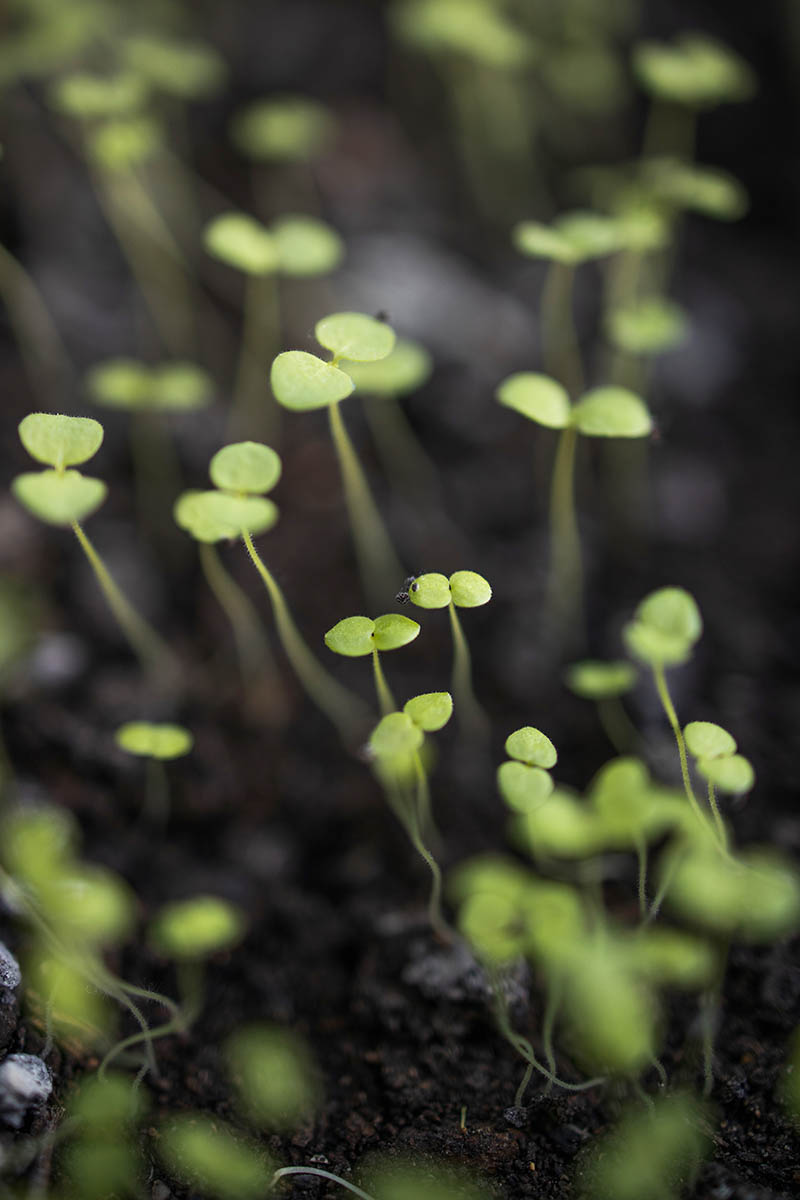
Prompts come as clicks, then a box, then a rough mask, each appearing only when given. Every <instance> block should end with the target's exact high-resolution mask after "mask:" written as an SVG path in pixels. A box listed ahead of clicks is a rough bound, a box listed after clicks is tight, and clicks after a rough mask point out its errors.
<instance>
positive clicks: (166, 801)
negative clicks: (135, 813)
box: [142, 758, 170, 829]
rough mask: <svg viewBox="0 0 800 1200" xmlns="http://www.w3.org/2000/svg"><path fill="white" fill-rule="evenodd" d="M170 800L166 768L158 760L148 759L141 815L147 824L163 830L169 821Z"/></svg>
mask: <svg viewBox="0 0 800 1200" xmlns="http://www.w3.org/2000/svg"><path fill="white" fill-rule="evenodd" d="M169 810H170V798H169V779H168V778H167V768H166V767H165V766H164V763H163V762H162V761H161V759H160V758H148V759H147V764H146V780H145V799H144V809H143V811H142V815H143V817H144V819H145V820H146V821H147V823H148V824H150V825H153V826H156V827H157V828H159V829H163V828H164V826H165V825H166V824H167V821H168V820H169Z"/></svg>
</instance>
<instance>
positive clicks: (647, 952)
mask: <svg viewBox="0 0 800 1200" xmlns="http://www.w3.org/2000/svg"><path fill="white" fill-rule="evenodd" d="M628 955H629V961H630V964H631V966H632V967H633V970H634V971H635V972H636V973H637V974H640V975H642V976H644V978H645V979H646V980H647V981H648V982H650V983H654V984H656V985H657V986H658V987H679V988H687V989H689V990H690V991H697V990H700V989H701V988H704V987H708V986H709V984H711V983H712V982H713V979H714V976H715V974H716V972H717V971H718V970H719V954H718V953H717V951H716V950H715V948H714V947H713V946H712V945H710V944H709V943H708V942H706V941H704V940H702V939H701V938H698V937H695V936H693V935H692V934H689V933H682V932H681V931H680V930H678V929H642V930H641V931H640V932H639V933H638V934H637V935H636V937H635V938H634V939H633V941H632V942H631V945H630V948H629V950H628Z"/></svg>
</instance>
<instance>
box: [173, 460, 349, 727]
mask: <svg viewBox="0 0 800 1200" xmlns="http://www.w3.org/2000/svg"><path fill="white" fill-rule="evenodd" d="M281 469H282V464H281V460H280V458H279V456H278V455H277V454H276V453H275V451H274V450H273V449H272V448H271V447H270V446H265V445H263V444H262V443H260V442H235V443H232V444H231V445H229V446H223V448H222V449H221V450H218V451H217V453H216V454H215V455H214V457H213V458H212V459H211V463H210V466H209V474H210V475H211V481H212V483H214V484H216V490H214V491H207V492H196V491H190V492H184V493H183V495H182V496H180V497H179V498H178V501H177V503H176V504H175V508H174V516H175V521H176V522H177V524H178V525H179V526H180V527H181V529H185V530H186V532H187V533H189V534H190V535H191V536H192V537H193V538H194V539H195V540H196V541H198V542H200V543H201V555H202V553H203V552H204V551H206V552H207V553H210V551H211V548H212V546H213V543H214V542H220V541H232V540H234V539H236V538H239V537H241V538H242V540H243V541H244V544H245V546H246V547H247V552H248V554H249V555H250V558H251V560H252V562H253V565H254V566H255V568H256V570H257V571H258V573H259V575H260V576H261V578H262V580H263V582H264V586H265V587H266V589H267V593H268V595H269V598H270V603H271V605H272V612H273V615H274V617H275V626H276V628H277V630H278V636H279V638H280V640H281V645H282V646H283V649H284V651H285V653H286V657H287V658H288V659H289V662H290V663H291V665H292V668H293V670H294V672H295V674H296V675H297V677H298V679H299V680H300V682H301V684H302V685H303V687H304V688H305V690H306V692H307V693H308V695H309V696H310V698H311V699H312V700H313V702H314V703H315V704H316V705H317V707H318V708H319V709H320V710H321V711H322V712H323V713H325V715H326V716H327V717H328V719H329V720H330V721H331V722H332V723H333V725H334V726H335V727H336V728H337V729H338V730H339V733H340V734H341V736H342V738H343V739H344V740H345V741H349V740H352V739H353V737H355V736H357V733H358V730H359V729H361V728H362V727H363V721H364V718H365V716H366V710H365V708H364V706H363V704H362V703H361V701H360V700H359V699H358V697H356V696H354V695H353V694H352V693H351V692H349V691H347V689H346V688H344V687H342V685H341V684H340V683H338V682H337V681H336V680H335V679H334V678H333V677H332V676H331V675H329V674H328V672H327V671H326V670H325V668H324V667H323V666H322V665H321V664H320V663H319V662H318V661H317V659H316V658H315V656H314V655H313V654H312V653H311V651H310V650H309V648H308V646H307V645H306V643H305V641H304V640H303V638H302V636H301V634H300V631H299V630H298V628H297V626H296V625H295V623H294V620H293V618H292V615H291V613H290V611H289V606H288V605H287V603H286V599H285V597H284V595H283V592H282V591H281V589H280V587H279V586H278V583H277V581H276V580H275V578H274V576H273V575H272V573H271V572H270V571H269V570H268V568H267V566H266V565H265V563H264V561H263V560H262V558H261V556H260V554H259V553H258V551H257V550H256V548H255V545H254V544H253V538H254V537H255V536H258V534H261V533H266V532H267V530H269V529H271V528H272V527H273V525H274V524H275V522H276V521H277V519H278V510H277V508H276V506H275V505H274V504H273V503H272V501H271V500H268V499H267V498H266V496H265V495H264V493H265V492H268V491H270V489H271V488H273V487H274V486H275V484H276V483H277V482H278V479H279V477H280V473H281ZM222 570H223V568H222V564H221V562H220V560H219V558H218V557H217V556H216V555H214V556H213V557H211V558H209V566H208V567H207V569H206V575H207V577H208V578H209V582H211V580H212V579H213V578H214V573H215V572H221V571H222ZM226 574H227V573H226ZM228 579H229V582H230V584H231V585H232V586H233V587H235V586H236V585H235V584H234V581H233V579H231V578H230V577H228ZM215 591H216V589H215ZM216 594H217V597H218V599H219V600H220V603H224V597H225V593H224V592H223V591H221V590H220V591H216ZM225 607H226V611H227V612H228V615H229V617H230V618H231V621H233V622H234V628H235V629H237V628H238V630H239V632H238V633H237V642H239V643H240V649H241V650H244V649H245V648H246V645H247V637H248V633H247V629H246V628H245V627H244V626H240V625H239V624H238V622H239V620H240V616H241V613H240V611H239V609H238V608H237V607H234V606H230V605H225Z"/></svg>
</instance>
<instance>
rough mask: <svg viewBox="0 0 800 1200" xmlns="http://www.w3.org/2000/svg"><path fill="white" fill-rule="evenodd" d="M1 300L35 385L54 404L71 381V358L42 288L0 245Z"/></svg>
mask: <svg viewBox="0 0 800 1200" xmlns="http://www.w3.org/2000/svg"><path fill="white" fill-rule="evenodd" d="M0 297H2V300H3V304H4V306H5V308H6V310H7V312H8V317H9V321H10V322H11V325H12V328H13V330H14V336H15V337H16V339H17V342H18V343H19V347H20V350H21V352H22V357H23V359H24V361H25V369H26V371H27V372H28V374H29V376H30V379H31V382H32V383H33V386H34V387H35V389H36V391H37V392H38V393H39V395H40V396H41V397H42V399H43V400H45V401H46V402H47V404H48V405H50V404H51V403H52V402H54V400H55V398H56V396H57V395H58V394H60V391H61V389H62V388H63V386H64V384H65V382H66V380H67V379H68V378H69V375H70V371H71V368H70V363H69V357H68V355H67V351H66V348H65V346H64V343H63V341H62V338H61V334H60V333H59V331H58V329H57V327H56V325H55V322H54V321H53V318H52V317H51V316H50V313H49V311H48V309H47V306H46V305H45V303H44V300H43V299H42V297H41V294H40V292H39V289H38V288H37V287H36V284H35V283H34V282H33V280H32V279H31V277H30V275H29V274H28V272H27V271H26V270H25V268H24V267H23V265H22V263H21V262H19V260H18V259H16V258H15V257H14V255H13V254H10V253H9V252H8V250H6V248H5V246H3V245H0Z"/></svg>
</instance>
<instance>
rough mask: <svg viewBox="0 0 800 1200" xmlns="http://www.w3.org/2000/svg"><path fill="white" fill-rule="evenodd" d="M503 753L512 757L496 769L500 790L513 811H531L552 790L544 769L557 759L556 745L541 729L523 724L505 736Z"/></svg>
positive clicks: (542, 802)
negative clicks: (520, 727) (504, 750)
mask: <svg viewBox="0 0 800 1200" xmlns="http://www.w3.org/2000/svg"><path fill="white" fill-rule="evenodd" d="M506 754H508V756H509V758H510V759H513V760H514V761H513V762H504V763H502V764H501V765H500V767H499V768H498V770H497V786H498V787H499V789H500V794H501V796H502V797H503V799H504V800H505V802H506V804H507V805H508V807H509V808H510V809H512V811H513V812H517V813H528V812H534V811H535V810H536V809H537V808H540V807H541V805H543V804H544V803H545V801H547V800H548V799H549V798H550V795H551V794H552V791H553V780H552V779H551V777H550V776H549V775H548V773H547V772H548V770H549V769H550V768H551V767H554V766H555V765H556V762H557V760H558V754H557V752H556V748H555V746H554V745H553V743H552V742H551V741H550V738H549V737H548V736H547V735H546V734H544V733H542V732H541V730H539V729H534V728H533V727H532V726H530V725H526V726H524V727H523V728H522V729H517V730H516V731H515V732H514V733H512V734H509V736H508V737H507V738H506Z"/></svg>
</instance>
